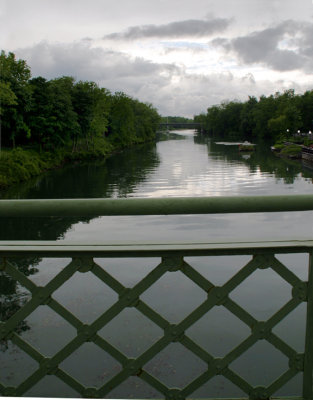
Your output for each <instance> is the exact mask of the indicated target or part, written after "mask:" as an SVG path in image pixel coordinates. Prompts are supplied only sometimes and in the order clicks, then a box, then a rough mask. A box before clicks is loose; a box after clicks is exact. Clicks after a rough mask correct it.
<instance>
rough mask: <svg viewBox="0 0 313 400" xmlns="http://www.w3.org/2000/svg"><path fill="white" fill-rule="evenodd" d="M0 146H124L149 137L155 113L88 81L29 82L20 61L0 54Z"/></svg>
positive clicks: (38, 79) (154, 126)
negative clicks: (107, 143)
mask: <svg viewBox="0 0 313 400" xmlns="http://www.w3.org/2000/svg"><path fill="white" fill-rule="evenodd" d="M0 117H1V127H2V132H1V136H2V138H1V139H2V146H5V147H15V146H17V145H18V146H28V145H30V146H33V145H39V147H40V149H45V150H50V151H51V150H53V149H55V148H58V147H63V146H68V145H71V146H72V149H73V151H75V150H76V149H77V147H78V146H79V145H82V144H83V145H84V146H86V147H87V149H89V148H92V146H94V145H95V141H96V140H97V138H105V139H106V140H108V141H110V142H111V143H113V144H116V145H120V146H129V145H131V144H133V143H140V142H145V141H149V140H152V139H154V137H155V132H156V129H157V127H158V125H159V122H160V116H159V114H158V112H157V110H156V109H155V108H154V107H153V106H152V105H151V104H148V103H142V102H140V101H139V100H137V99H134V98H132V97H130V96H128V95H127V94H125V93H123V92H116V93H114V94H112V93H111V92H110V91H109V90H108V89H105V88H100V87H99V86H98V85H97V84H96V83H95V82H92V81H78V82H76V81H75V79H74V78H73V77H70V76H62V77H59V78H56V79H52V80H47V79H45V78H43V77H41V76H39V77H35V78H32V77H31V69H30V68H29V66H28V65H27V62H26V61H25V60H21V59H16V57H15V54H14V53H12V52H9V53H8V54H6V53H5V52H4V51H1V55H0Z"/></svg>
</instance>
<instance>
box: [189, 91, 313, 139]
mask: <svg viewBox="0 0 313 400" xmlns="http://www.w3.org/2000/svg"><path fill="white" fill-rule="evenodd" d="M194 120H195V122H201V123H202V124H203V128H204V130H205V132H206V133H207V134H209V135H210V136H212V137H216V138H217V137H218V138H223V139H236V138H237V139H239V138H240V139H245V140H256V139H263V140H264V139H265V140H271V141H272V142H275V141H276V140H278V139H282V138H288V137H289V136H291V135H292V134H294V133H296V132H297V131H298V130H300V131H301V132H309V131H313V90H308V91H306V92H305V93H304V94H302V95H300V94H295V92H294V90H293V89H290V90H286V91H284V93H279V92H277V93H275V94H274V95H270V96H264V95H263V96H261V97H260V98H259V99H257V98H256V97H253V96H249V99H248V100H247V101H245V102H240V101H228V102H223V103H222V104H220V105H214V106H212V107H209V108H208V109H207V113H202V114H199V115H196V116H195V117H194Z"/></svg>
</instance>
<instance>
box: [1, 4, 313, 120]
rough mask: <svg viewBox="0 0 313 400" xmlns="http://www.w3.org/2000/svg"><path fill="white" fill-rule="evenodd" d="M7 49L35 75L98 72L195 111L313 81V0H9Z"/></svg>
mask: <svg viewBox="0 0 313 400" xmlns="http://www.w3.org/2000/svg"><path fill="white" fill-rule="evenodd" d="M0 48H1V49H3V50H5V51H6V52H8V51H12V52H14V53H15V54H16V55H17V57H18V58H23V59H25V60H27V62H28V65H29V66H30V67H31V70H32V75H33V76H38V75H41V76H44V77H45V78H48V79H51V78H55V77H59V76H62V75H70V76H73V77H75V78H76V79H77V80H91V81H95V82H97V83H98V84H99V86H101V87H106V88H108V89H110V90H111V91H112V92H115V91H124V92H125V93H127V94H129V95H131V96H133V97H135V98H138V99H139V100H141V101H145V102H149V103H152V104H153V105H154V106H155V107H156V108H157V109H158V110H159V112H160V113H161V114H162V115H185V116H191V117H192V116H193V115H194V114H199V113H200V112H204V111H206V109H207V107H208V106H211V105H213V104H219V103H221V102H222V101H225V100H234V99H238V100H246V99H247V98H248V95H255V96H260V95H261V94H266V95H268V94H271V93H275V92H277V91H284V90H285V89H289V88H294V89H295V90H296V92H297V93H302V92H303V91H305V90H307V89H313V1H312V0H297V1H296V0H115V1H109V0H88V1H85V0H27V1H25V0H0Z"/></svg>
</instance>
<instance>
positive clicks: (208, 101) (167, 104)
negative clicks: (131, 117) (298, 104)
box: [15, 40, 301, 117]
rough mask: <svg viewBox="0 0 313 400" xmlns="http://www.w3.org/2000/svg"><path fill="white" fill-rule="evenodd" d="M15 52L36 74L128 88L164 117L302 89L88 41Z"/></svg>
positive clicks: (47, 44)
mask: <svg viewBox="0 0 313 400" xmlns="http://www.w3.org/2000/svg"><path fill="white" fill-rule="evenodd" d="M15 54H16V56H17V57H18V58H22V59H25V60H27V63H28V65H29V66H30V67H31V70H32V74H33V76H39V75H40V76H43V77H45V78H47V79H53V78H56V77H60V76H62V75H69V76H73V77H74V78H76V79H77V80H88V81H94V82H96V83H97V84H98V85H99V86H100V87H105V88H107V89H109V90H110V91H111V92H115V91H123V92H125V93H127V94H128V95H130V96H133V97H134V98H137V99H139V100H140V101H145V102H149V103H152V104H153V105H154V106H155V107H156V108H157V109H158V111H159V112H160V113H161V114H162V115H185V116H189V117H191V116H193V115H194V114H199V113H200V112H202V111H205V110H206V109H207V107H208V106H210V105H213V104H219V103H221V102H222V101H223V100H226V99H230V100H232V99H239V100H246V99H247V97H248V95H254V96H260V95H261V94H266V95H268V94H271V93H274V92H276V91H277V90H284V89H289V88H295V89H296V90H299V89H300V90H301V88H300V87H299V86H298V85H296V84H295V83H294V82H289V83H287V84H286V83H285V82H283V81H281V82H270V81H268V80H266V81H265V80H264V81H256V80H255V78H254V76H253V75H252V74H251V73H250V74H249V73H248V74H246V75H245V76H243V77H239V78H238V77H236V76H235V75H234V74H233V73H231V72H229V71H228V72H220V73H217V72H215V73H209V74H207V75H201V74H191V73H187V72H186V69H185V68H184V67H183V66H177V65H174V64H169V63H156V62H151V61H147V60H144V59H143V58H139V57H130V56H129V55H127V54H125V53H121V52H116V51H112V50H108V49H103V48H99V47H93V46H92V44H91V43H90V41H88V40H87V41H80V42H75V43H72V44H50V43H47V42H41V43H39V44H37V45H35V46H33V47H28V48H24V49H19V50H17V51H15Z"/></svg>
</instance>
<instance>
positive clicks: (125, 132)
mask: <svg viewBox="0 0 313 400" xmlns="http://www.w3.org/2000/svg"><path fill="white" fill-rule="evenodd" d="M109 132H110V138H111V140H112V141H113V142H121V144H122V145H125V146H127V145H130V144H131V143H134V142H135V141H136V140H135V139H136V128H135V114H134V110H133V107H132V99H131V98H130V97H129V96H127V95H126V94H125V93H123V92H117V93H115V94H114V96H112V98H111V113H110V131H109Z"/></svg>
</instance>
